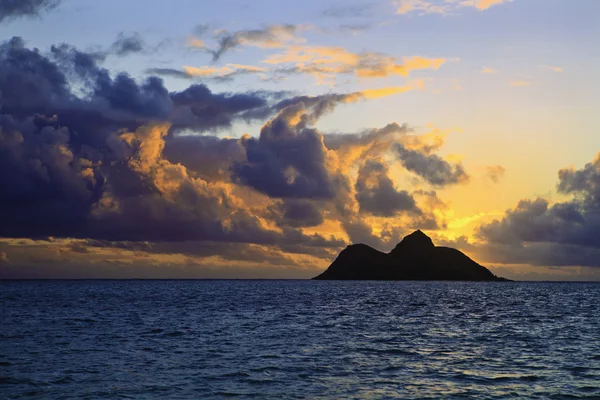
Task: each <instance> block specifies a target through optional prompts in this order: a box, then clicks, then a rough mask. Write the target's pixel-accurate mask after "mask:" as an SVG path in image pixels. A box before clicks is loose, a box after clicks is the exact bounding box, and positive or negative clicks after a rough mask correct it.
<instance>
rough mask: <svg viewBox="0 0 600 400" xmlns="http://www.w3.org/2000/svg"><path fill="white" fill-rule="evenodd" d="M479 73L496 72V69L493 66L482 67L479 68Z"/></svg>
mask: <svg viewBox="0 0 600 400" xmlns="http://www.w3.org/2000/svg"><path fill="white" fill-rule="evenodd" d="M481 73H482V74H497V73H498V70H496V69H494V68H490V67H483V68H482V69H481Z"/></svg>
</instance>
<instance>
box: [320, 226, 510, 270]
mask: <svg viewBox="0 0 600 400" xmlns="http://www.w3.org/2000/svg"><path fill="white" fill-rule="evenodd" d="M313 279H316V280H390V281H391V280H394V281H400V280H416V281H508V279H505V278H500V277H498V276H496V275H494V274H493V273H492V272H491V271H490V270H489V269H487V268H485V267H483V266H481V265H479V264H478V263H476V262H475V261H473V260H472V259H470V258H469V257H468V256H467V255H465V254H464V253H462V252H461V251H459V250H456V249H453V248H450V247H441V246H436V245H434V244H433V241H432V240H431V238H430V237H429V236H427V235H426V234H424V233H423V232H421V231H420V230H418V231H416V232H413V233H411V234H410V235H408V236H406V237H405V238H404V239H402V241H401V242H400V243H398V245H396V247H395V248H394V249H393V250H392V251H391V252H389V253H383V252H381V251H378V250H375V249H374V248H372V247H370V246H367V245H365V244H353V245H351V246H348V247H346V248H345V249H344V250H342V252H341V253H340V254H339V255H338V257H337V258H336V259H335V261H334V262H333V263H332V264H331V265H330V266H329V268H327V270H326V271H325V272H323V273H322V274H320V275H319V276H316V277H314V278H313Z"/></svg>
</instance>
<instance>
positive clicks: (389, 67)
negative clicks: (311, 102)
mask: <svg viewBox="0 0 600 400" xmlns="http://www.w3.org/2000/svg"><path fill="white" fill-rule="evenodd" d="M446 61H447V60H446V59H445V58H427V57H422V56H412V57H403V58H401V59H397V58H395V57H390V56H387V55H385V54H381V53H373V52H362V53H352V52H349V51H347V50H346V49H343V48H341V47H327V46H298V45H290V46H286V47H285V50H284V52H282V53H275V54H271V55H270V56H268V57H267V58H266V59H264V60H263V61H262V62H263V63H264V64H267V65H268V66H269V67H263V66H254V65H241V64H226V65H224V66H220V67H215V66H201V67H191V66H185V67H184V68H183V70H177V69H171V68H152V69H149V70H148V71H147V72H149V73H156V74H159V75H166V76H173V77H178V78H189V79H193V78H197V77H201V78H207V79H218V80H229V79H232V78H234V77H236V76H239V75H245V74H258V75H259V76H260V77H261V79H279V78H281V77H282V76H286V75H293V74H307V75H312V76H313V77H315V78H316V79H317V82H319V83H320V84H330V83H332V81H333V80H335V78H336V76H337V75H340V74H343V75H353V76H355V77H357V78H360V79H373V78H385V77H388V76H402V77H408V76H409V75H410V74H411V73H412V72H413V71H419V70H427V69H429V70H438V69H439V68H440V67H441V66H442V65H443V64H444V63H445V62H446Z"/></svg>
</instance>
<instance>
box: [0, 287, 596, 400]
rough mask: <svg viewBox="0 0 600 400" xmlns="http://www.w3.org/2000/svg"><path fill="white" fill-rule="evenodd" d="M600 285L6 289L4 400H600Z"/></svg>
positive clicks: (0, 336)
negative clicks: (592, 399)
mask: <svg viewBox="0 0 600 400" xmlns="http://www.w3.org/2000/svg"><path fill="white" fill-rule="evenodd" d="M599 305H600V283H530V282H507V283H462V282H341V281H299V280H298V281H253V280H239V281H238V280H231V281H228V280H222V281H221V280H215V281H210V280H208V281H184V280H181V281H4V282H0V398H2V399H20V398H39V399H146V398H148V399H152V398H160V399H164V398H173V399H210V398H230V397H231V398H238V399H265V398H270V399H345V398H356V399H383V398H405V399H411V398H415V399H416V398H419V399H424V398H431V399H439V398H457V399H459V398H475V399H476V398H482V399H505V398H506V399H508V398H517V397H520V398H539V399H563V398H585V399H589V398H600V312H599V310H598V307H599Z"/></svg>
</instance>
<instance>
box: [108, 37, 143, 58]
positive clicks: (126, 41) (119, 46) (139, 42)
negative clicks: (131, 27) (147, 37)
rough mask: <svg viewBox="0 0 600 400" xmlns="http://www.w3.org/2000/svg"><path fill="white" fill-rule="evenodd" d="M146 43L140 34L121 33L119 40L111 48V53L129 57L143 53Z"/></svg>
mask: <svg viewBox="0 0 600 400" xmlns="http://www.w3.org/2000/svg"><path fill="white" fill-rule="evenodd" d="M145 47H146V45H145V43H144V40H143V39H142V37H141V36H140V34H139V33H137V32H134V33H124V32H121V33H119V35H118V36H117V39H116V40H115V41H114V42H113V44H112V45H111V46H110V51H111V52H112V53H114V54H116V55H117V56H127V55H130V54H135V53H142V52H143V51H144V50H145Z"/></svg>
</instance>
